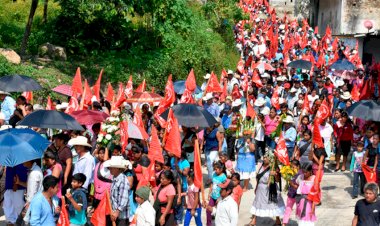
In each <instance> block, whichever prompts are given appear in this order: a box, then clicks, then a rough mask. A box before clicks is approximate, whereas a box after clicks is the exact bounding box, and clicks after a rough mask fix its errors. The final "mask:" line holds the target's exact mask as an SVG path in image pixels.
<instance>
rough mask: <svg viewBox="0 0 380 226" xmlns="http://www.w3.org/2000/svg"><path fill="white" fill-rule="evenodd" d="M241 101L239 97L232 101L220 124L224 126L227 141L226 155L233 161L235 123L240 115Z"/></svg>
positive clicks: (236, 123)
mask: <svg viewBox="0 0 380 226" xmlns="http://www.w3.org/2000/svg"><path fill="white" fill-rule="evenodd" d="M242 104H243V103H242V101H241V100H240V99H237V100H235V101H234V102H233V103H232V109H231V110H229V111H228V112H227V113H225V114H224V115H223V118H222V125H223V127H224V129H225V130H226V131H225V136H226V142H227V155H228V158H229V159H230V160H231V161H235V141H236V130H237V128H238V127H237V125H238V122H239V120H240V117H242V115H245V114H242V113H241V111H240V110H241V105H242Z"/></svg>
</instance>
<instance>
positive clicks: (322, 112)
mask: <svg viewBox="0 0 380 226" xmlns="http://www.w3.org/2000/svg"><path fill="white" fill-rule="evenodd" d="M329 115H330V112H329V106H328V105H327V102H326V98H325V99H324V100H323V102H322V104H321V106H319V108H318V111H317V114H316V115H315V119H316V121H319V123H320V122H321V121H323V120H325V119H326V118H327V117H329Z"/></svg>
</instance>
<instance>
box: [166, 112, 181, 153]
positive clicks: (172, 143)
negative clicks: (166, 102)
mask: <svg viewBox="0 0 380 226" xmlns="http://www.w3.org/2000/svg"><path fill="white" fill-rule="evenodd" d="M164 142H165V146H164V148H165V150H166V151H168V152H170V153H172V154H174V155H175V156H177V157H178V158H180V157H181V136H180V133H179V125H178V121H177V119H176V117H175V116H174V112H173V110H172V109H170V110H169V114H168V120H167V124H166V131H165V141H164Z"/></svg>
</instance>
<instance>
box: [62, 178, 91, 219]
mask: <svg viewBox="0 0 380 226" xmlns="http://www.w3.org/2000/svg"><path fill="white" fill-rule="evenodd" d="M85 181H86V176H85V175H84V174H83V173H77V174H74V175H73V178H72V182H71V187H72V189H73V193H72V194H71V192H70V191H67V193H66V198H67V199H68V200H69V202H70V204H69V215H70V225H85V224H86V223H87V216H86V211H87V197H86V190H85V189H84V188H82V186H83V184H84V182H85Z"/></svg>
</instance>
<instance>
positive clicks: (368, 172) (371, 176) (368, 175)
mask: <svg viewBox="0 0 380 226" xmlns="http://www.w3.org/2000/svg"><path fill="white" fill-rule="evenodd" d="M362 170H363V173H364V176H365V179H366V180H367V183H371V182H376V169H372V168H371V167H369V166H368V165H366V164H364V163H363V164H362Z"/></svg>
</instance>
